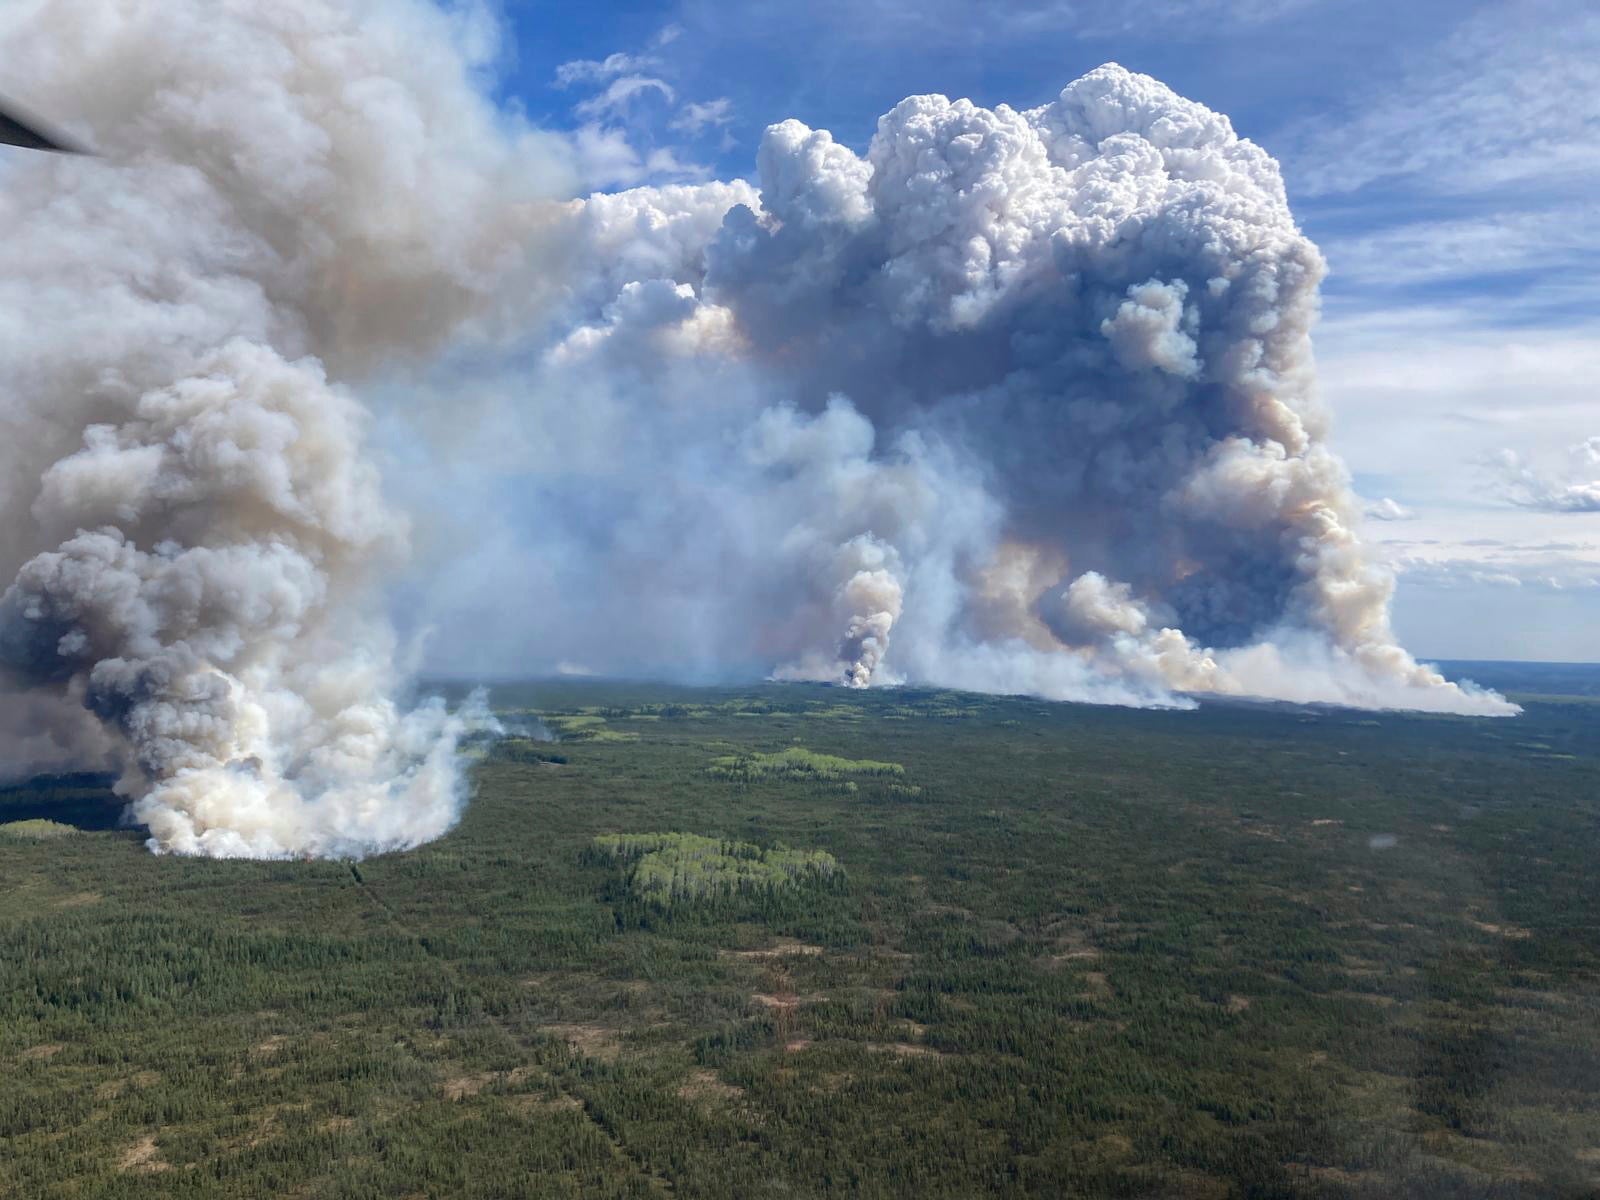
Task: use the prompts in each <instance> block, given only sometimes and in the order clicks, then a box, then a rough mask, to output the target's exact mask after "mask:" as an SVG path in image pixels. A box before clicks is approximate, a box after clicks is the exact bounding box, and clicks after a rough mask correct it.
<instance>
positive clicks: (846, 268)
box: [0, 0, 1513, 856]
mask: <svg viewBox="0 0 1600 1200" xmlns="http://www.w3.org/2000/svg"><path fill="white" fill-rule="evenodd" d="M493 49H494V45H493V29H492V26H491V25H490V24H489V23H487V22H486V21H485V20H484V19H482V17H481V15H479V14H478V12H477V10H476V9H467V10H463V11H452V12H449V13H447V12H444V11H442V10H439V9H437V8H434V7H432V6H431V5H429V4H427V3H424V2H423V0H382V2H379V0H360V2H353V3H336V2H335V0H291V2H285V3H279V4H275V5H272V6H262V5H259V4H254V3H246V2H245V0H223V2H221V3H204V4H202V3H200V2H199V0H185V2H182V3H174V4H168V5H163V6H161V9H160V11H159V13H157V12H156V11H155V10H154V7H153V6H151V5H148V4H143V3H139V2H137V0H51V2H50V3H44V2H43V0H21V2H18V3H13V4H10V5H8V6H6V8H5V10H4V12H3V13H0V58H3V60H4V61H5V62H7V63H8V64H22V65H23V66H22V70H23V77H21V78H18V79H15V80H10V79H8V86H15V88H16V89H17V90H18V92H19V94H25V95H27V96H28V97H29V99H30V100H31V101H32V102H34V103H36V104H38V105H39V106H41V107H42V108H44V109H46V110H48V111H52V112H57V113H61V114H69V113H70V114H72V115H73V120H74V121H75V123H76V124H75V126H74V128H73V129H72V130H71V132H73V133H74V134H76V135H78V136H81V137H83V138H84V140H86V141H88V142H89V143H91V144H92V145H94V146H95V147H96V148H97V149H98V150H100V151H101V152H102V153H103V154H104V157H103V158H100V159H89V160H59V159H48V158H43V157H26V158H25V157H18V156H10V157H8V158H7V159H6V160H5V162H4V164H3V165H0V219H3V221H4V223H5V226H6V228H7V230H8V233H9V237H8V247H7V254H6V256H5V258H4V260H3V261H0V314H3V315H0V404H3V405H4V412H5V418H6V422H7V425H8V428H9V429H10V431H11V436H9V437H8V438H7V439H6V441H5V442H4V444H3V446H0V467H3V468H4V469H3V471H0V489H3V491H0V495H3V496H4V504H5V512H6V514H7V521H6V522H5V525H4V528H3V530H0V573H3V575H4V577H5V578H6V579H7V580H10V581H11V582H10V585H9V587H8V588H7V590H6V591H5V593H4V596H3V599H0V663H3V666H4V676H5V680H4V685H3V686H4V688H5V690H6V692H7V694H6V695H5V696H3V697H0V699H3V701H4V704H3V711H4V713H5V716H4V718H3V724H4V729H3V731H0V732H3V736H4V739H5V743H4V744H5V748H6V756H7V763H8V765H9V766H11V767H13V768H15V769H19V770H20V769H27V768H29V767H35V766H45V765H54V764H60V763H67V762H70V763H75V764H79V765H84V764H101V763H104V764H110V765H112V766H114V767H115V768H116V769H117V770H118V771H119V772H120V781H119V784H118V787H119V789H120V790H121V792H122V793H123V794H124V795H126V796H127V797H128V798H129V800H130V802H131V806H132V813H133V815H134V816H135V817H136V818H137V819H138V820H140V821H142V822H145V823H147V824H148V825H149V827H150V830H151V835H152V837H151V844H152V846H153V847H154V848H156V849H159V850H165V851H173V852H181V853H202V854H213V855H256V856H279V855H298V854H359V853H365V852H370V851H374V850H382V849H390V848H398V847H405V846H411V845H415V844H417V843H419V842H421V841H424V840H427V839H428V838H431V837H436V836H438V835H439V834H440V833H442V832H443V831H444V830H445V829H447V828H448V827H449V826H450V825H451V824H452V823H453V821H454V820H455V817H456V814H457V812H458V810H459V806H460V802H461V780H460V772H459V769H458V766H457V760H456V754H455V743H456V738H457V737H458V735H459V734H460V732H461V730H462V728H463V722H464V720H465V719H467V718H463V717H462V716H461V715H459V714H457V715H451V714H448V713H446V712H445V711H444V709H443V708H442V707H440V706H438V705H423V706H421V707H418V708H415V709H411V710H407V709H406V708H404V707H403V706H402V705H401V704H400V703H399V702H398V700H397V698H398V697H399V696H400V695H401V694H402V691H403V686H404V672H403V670H402V669H401V667H400V664H399V660H400V658H401V657H403V656H402V655H401V654H400V653H399V650H398V640H397V637H396V635H395V633H394V631H393V629H392V627H391V625H390V623H389V621H388V620H387V618H386V615H385V611H386V603H387V600H386V597H387V596H388V594H389V593H390V592H391V591H392V587H393V585H394V583H395V582H396V581H397V580H399V581H407V582H406V587H407V588H408V589H409V594H411V595H412V596H414V597H415V596H421V597H422V598H423V600H422V604H421V607H422V609H423V610H424V615H425V616H428V617H432V618H434V619H435V620H436V621H437V623H438V624H439V625H440V632H439V641H438V643H437V649H436V650H435V652H434V653H435V658H434V663H435V665H436V666H441V667H446V668H448V667H452V666H466V667H469V668H470V667H471V666H472V665H474V664H475V663H476V664H480V665H482V664H487V663H493V664H494V665H495V666H496V667H497V668H499V669H504V665H505V664H506V663H507V662H522V663H525V664H526V665H527V667H528V668H529V669H533V670H536V669H538V668H539V666H540V665H541V664H553V663H555V662H558V661H572V662H577V663H580V664H582V665H583V666H585V667H587V668H592V669H598V670H607V671H650V672H656V673H662V674H668V675H674V676H680V677H706V676H716V675H729V674H739V673H742V672H748V671H750V670H752V669H755V670H760V671H762V672H768V673H773V674H775V675H777V676H778V677H780V678H818V679H830V680H834V681H837V682H840V683H844V684H849V685H852V686H867V685H871V684H878V683H892V682H897V681H901V680H914V681H925V682H932V683H939V684H947V685H955V686H963V687H971V688H977V689H986V690H1000V691H1023V692H1032V693H1036V694H1041V695H1046V696H1052V697H1058V698H1068V699H1086V700H1094V701H1102V702H1114V703H1128V704H1144V703H1157V704H1174V703H1187V702H1189V701H1188V700H1187V697H1188V696H1189V695H1190V694H1192V693H1203V692H1220V693H1235V694H1250V695H1258V696H1267V697H1280V698H1286V699H1294V700H1324V701H1331V702H1337V703H1346V704H1355V705H1365V706H1371V707H1404V708H1424V709H1437V710H1444V711H1460V712H1480V713H1500V712H1508V711H1513V710H1512V707H1511V706H1509V705H1507V704H1506V703H1505V702H1504V701H1503V700H1501V699H1500V698H1499V697H1496V696H1493V695H1491V694H1487V693H1481V692H1476V691H1473V690H1470V689H1464V688H1462V687H1459V686H1457V685H1456V684H1453V683H1450V682H1447V681H1446V680H1444V679H1442V678H1441V677H1440V676H1439V675H1438V674H1437V673H1436V672H1434V671H1432V670H1430V669H1428V668H1426V667H1423V666H1420V665H1418V664H1417V663H1416V662H1414V661H1413V660H1412V659H1411V658H1410V656H1409V655H1407V654H1406V653H1405V651H1404V650H1403V649H1401V648H1400V647H1399V646H1398V645H1397V644H1396V643H1395V641H1394V638H1393V635H1392V633H1391V631H1390V627H1389V622H1388V602H1389V597H1390V592H1391V590H1392V581H1391V580H1390V579H1389V577H1388V576H1387V575H1386V574H1385V573H1384V572H1383V571H1381V570H1379V569H1378V568H1376V567H1375V566H1373V565H1372V564H1371V563H1370V562H1368V560H1367V558H1366V556H1365V554H1364V553H1363V551H1362V548H1361V546H1360V544H1359V541H1358V539H1357V536H1356V528H1355V521H1356V512H1357V508H1356V504H1355V502H1354V498H1353V497H1352V495H1351V493H1350V490H1349V486H1348V483H1347V480H1346V475H1345V472H1344V469H1343V467H1342V466H1341V464H1340V463H1339V462H1338V460H1337V459H1336V458H1335V457H1334V456H1333V455H1332V454H1331V452H1330V451H1329V450H1328V448H1327V442H1326V418H1325V415H1324V413H1323V412H1322V410H1321V408H1320V406H1319V404H1318V402H1317V399H1316V395H1315V372H1314V366H1313V361H1312V356H1311V346H1310V339H1309V334H1310V330H1311V325H1312V322H1313V320H1314V318H1315V314H1316V308H1317V286H1318V281H1319V279H1320V277H1321V274H1322V269H1323V268H1322V262H1321V259H1320V256H1319V255H1318V254H1317V252H1316V249H1315V248H1314V247H1313V246H1312V245H1311V243H1310V242H1309V241H1307V240H1306V239H1305V238H1304V237H1303V236H1302V235H1301V234H1300V233H1299V231H1298V230H1297V228H1296V227H1295V225H1294V222H1293V220H1292V218H1291V216H1290V214H1289V211H1288V208H1287V205H1286V202H1285V198H1284V191H1283V186H1282V181H1281V179H1280V177H1279V174H1278V169H1277V166H1276V164H1275V163H1274V162H1273V161H1272V159H1271V158H1270V157H1269V156H1268V155H1266V154H1265V153H1264V152H1263V151H1262V150H1261V149H1259V148H1258V147H1256V146H1254V145H1252V144H1251V143H1249V142H1247V141H1243V140H1241V139H1239V138H1237V137H1236V136H1235V135H1234V133H1233V130H1232V129H1231V127H1230V126H1229V124H1228V122H1227V120H1226V119H1225V118H1223V117H1221V116H1218V115H1217V114H1215V113H1212V112H1210V111H1208V110H1207V109H1205V108H1203V107H1201V106H1199V105H1196V104H1193V103H1190V102H1188V101H1185V100H1183V99H1181V98H1180V97H1178V96H1176V95H1174V94H1173V93H1172V92H1171V91H1169V90H1168V89H1166V88H1165V87H1163V86H1162V85H1161V84H1159V83H1157V82H1156V81H1155V80H1152V79H1149V78H1147V77H1144V76H1139V75H1134V74H1130V73H1129V72H1126V71H1124V70H1122V69H1121V68H1119V67H1115V66H1107V67H1102V68H1100V69H1099V70H1096V71H1094V72H1091V73H1090V74H1088V75H1086V76H1084V77H1083V78H1082V79H1079V80H1077V81H1076V82H1074V83H1072V84H1071V85H1069V86H1068V87H1067V88H1066V89H1065V90H1064V91H1063V92H1062V93H1061V95H1060V96H1059V98H1057V99H1056V100H1055V101H1053V102H1051V103H1050V104H1048V105H1045V106H1044V107H1041V108H1038V109H1033V110H1029V111H1025V112H1022V111H1016V110H1013V109H1010V108H1007V107H1005V106H1000V107H998V108H996V109H993V110H989V109H984V108H980V107H977V106H975V105H973V104H971V103H969V102H967V101H956V102H951V101H949V100H946V99H944V98H943V97H939V96H922V97H913V98H911V99H909V100H906V101H904V102H903V103H902V104H900V105H899V106H897V107H896V108H895V109H894V110H893V111H892V112H890V113H889V114H887V115H886V116H885V117H884V118H883V119H882V120H881V121H880V123H879V127H878V132H877V135H876V137H875V138H874V139H873V141H872V143H871V145H870V147H868V149H867V152H866V154H865V156H864V157H863V156H860V155H858V154H856V153H855V152H853V151H851V150H850V149H848V148H846V147H843V146H840V145H838V144H836V143H835V142H834V141H833V140H832V138H831V137H830V136H829V135H828V134H827V133H826V132H823V131H813V130H811V129H808V128H806V127H805V126H804V125H802V124H800V123H799V122H796V121H785V122H782V123H780V124H778V125H774V126H772V127H771V128H770V129H769V130H768V131H767V133H766V136H765V137H764V139H763V141H762V144H761V147H760V151H759V156H758V168H759V188H757V187H753V186H751V185H749V184H746V183H742V182H737V181H735V182H732V183H711V184H705V185H700V186H675V187H665V188H643V189H637V190H634V191H631V192H625V193H621V194H618V195H610V196H606V195H600V196H595V197H592V198H590V199H588V200H587V201H570V202H566V203H560V202H558V201H557V200H556V199H555V197H556V195H557V194H558V193H559V192H560V190H561V188H562V187H563V186H564V184H565V181H566V180H567V179H568V178H569V177H570V176H569V172H568V163H569V161H570V158H571V153H570V147H569V146H568V144H567V143H566V142H565V141H564V140H563V139H561V138H559V137H557V136H555V135H550V134H542V133H537V132H533V131H530V130H528V129H527V128H526V127H525V126H523V125H521V124H520V123H519V122H518V121H517V120H516V119H514V118H512V117H508V116H507V115H505V114H504V113H501V112H498V111H497V110H496V109H495V107H494V105H493V104H492V103H491V101H490V100H489V99H488V98H487V91H486V85H487V82H488V81H487V76H486V72H487V64H488V62H489V60H490V57H491V55H492V53H493ZM84 80H93V81H94V85H93V87H85V86H83V82H82V81H84ZM360 397H365V403H364V402H363V399H361V398H360ZM368 405H376V406H377V409H376V410H377V412H378V413H379V414H380V415H381V416H382V422H381V424H379V425H378V426H377V428H376V429H374V422H373V416H372V410H371V409H369V407H368ZM443 430H449V431H450V432H449V436H439V435H440V433H441V431H443ZM373 438H377V439H378V440H380V441H381V442H382V444H383V445H384V446H385V447H388V448H389V449H391V450H396V449H397V448H398V453H397V456H398V457H402V458H403V459H404V460H405V461H407V462H408V463H409V464H410V465H411V467H412V469H410V470H408V471H406V472H403V473H400V474H399V475H398V476H396V475H391V477H390V479H389V480H388V481H387V486H388V488H389V489H390V490H391V491H392V492H393V493H394V494H396V495H398V496H400V497H402V498H403V499H404V501H405V503H404V504H402V505H401V506H400V508H399V509H398V510H397V509H396V508H395V507H391V504H390V503H389V501H387V500H386V498H385V494H384V489H383V488H382V487H380V480H379V473H378V470H377V467H376V462H377V459H376V458H375V457H374V456H373V455H372V454H371V453H370V452H369V451H368V450H367V449H366V446H367V443H368V442H369V441H370V440H372V439H373ZM441 447H448V448H449V452H448V453H446V452H445V451H444V450H442V449H441ZM403 511H410V512H412V513H415V514H418V515H419V517H420V518H422V526H421V528H420V529H419V531H418V533H419V537H418V538H415V539H413V538H412V536H411V533H410V530H409V529H408V522H407V520H406V518H405V517H404V516H403V515H402V512H403ZM424 514H425V516H424ZM458 535H464V536H458ZM413 540H416V541H418V542H419V544H420V545H421V547H422V550H423V553H422V555H421V561H420V562H418V563H417V564H416V565H415V566H414V567H411V568H408V567H407V566H406V563H407V547H408V543H409V542H411V541H413ZM447 543H454V546H453V547H450V546H447ZM462 546H465V547H467V549H466V550H465V551H464V552H463V550H462V549H461V548H460V547H462ZM507 597H516V598H517V599H519V600H520V603H507V602H506V598H507ZM486 606H487V607H486ZM508 616H509V618H510V619H509V620H508V619H507V617H508ZM474 656H476V657H474Z"/></svg>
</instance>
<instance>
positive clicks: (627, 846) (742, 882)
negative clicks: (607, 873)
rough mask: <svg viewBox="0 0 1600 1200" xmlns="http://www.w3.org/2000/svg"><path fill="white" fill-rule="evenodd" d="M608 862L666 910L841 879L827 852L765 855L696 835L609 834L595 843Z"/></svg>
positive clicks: (751, 847)
mask: <svg viewBox="0 0 1600 1200" xmlns="http://www.w3.org/2000/svg"><path fill="white" fill-rule="evenodd" d="M594 847H595V849H596V850H597V851H598V852H599V853H600V854H601V855H602V856H603V857H605V858H609V859H612V860H614V861H617V862H621V863H624V864H627V866H628V868H629V871H628V886H629V888H630V889H631V890H632V891H633V893H634V894H635V895H637V896H639V897H640V898H641V899H644V900H648V901H650V902H652V903H654V904H659V905H661V906H662V907H667V906H669V905H673V904H680V903H683V902H686V901H694V900H706V899H715V898H717V897H721V896H731V895H734V894H735V893H738V892H776V891H784V890H788V889H791V888H799V887H803V886H806V885H808V884H814V883H826V882H829V881H831V880H835V879H838V878H840V877H842V875H843V871H842V869H841V868H840V866H839V864H838V863H837V862H836V861H835V860H834V857H833V855H831V854H828V853H826V852H825V851H822V850H787V849H784V848H782V847H775V848H773V849H765V850H764V849H762V848H761V847H760V846H757V845H754V844H752V843H750V842H735V841H729V840H727V839H724V838H711V837H702V836H700V835H699V834H696V833H606V834H601V835H600V836H599V837H597V838H595V839H594Z"/></svg>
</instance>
